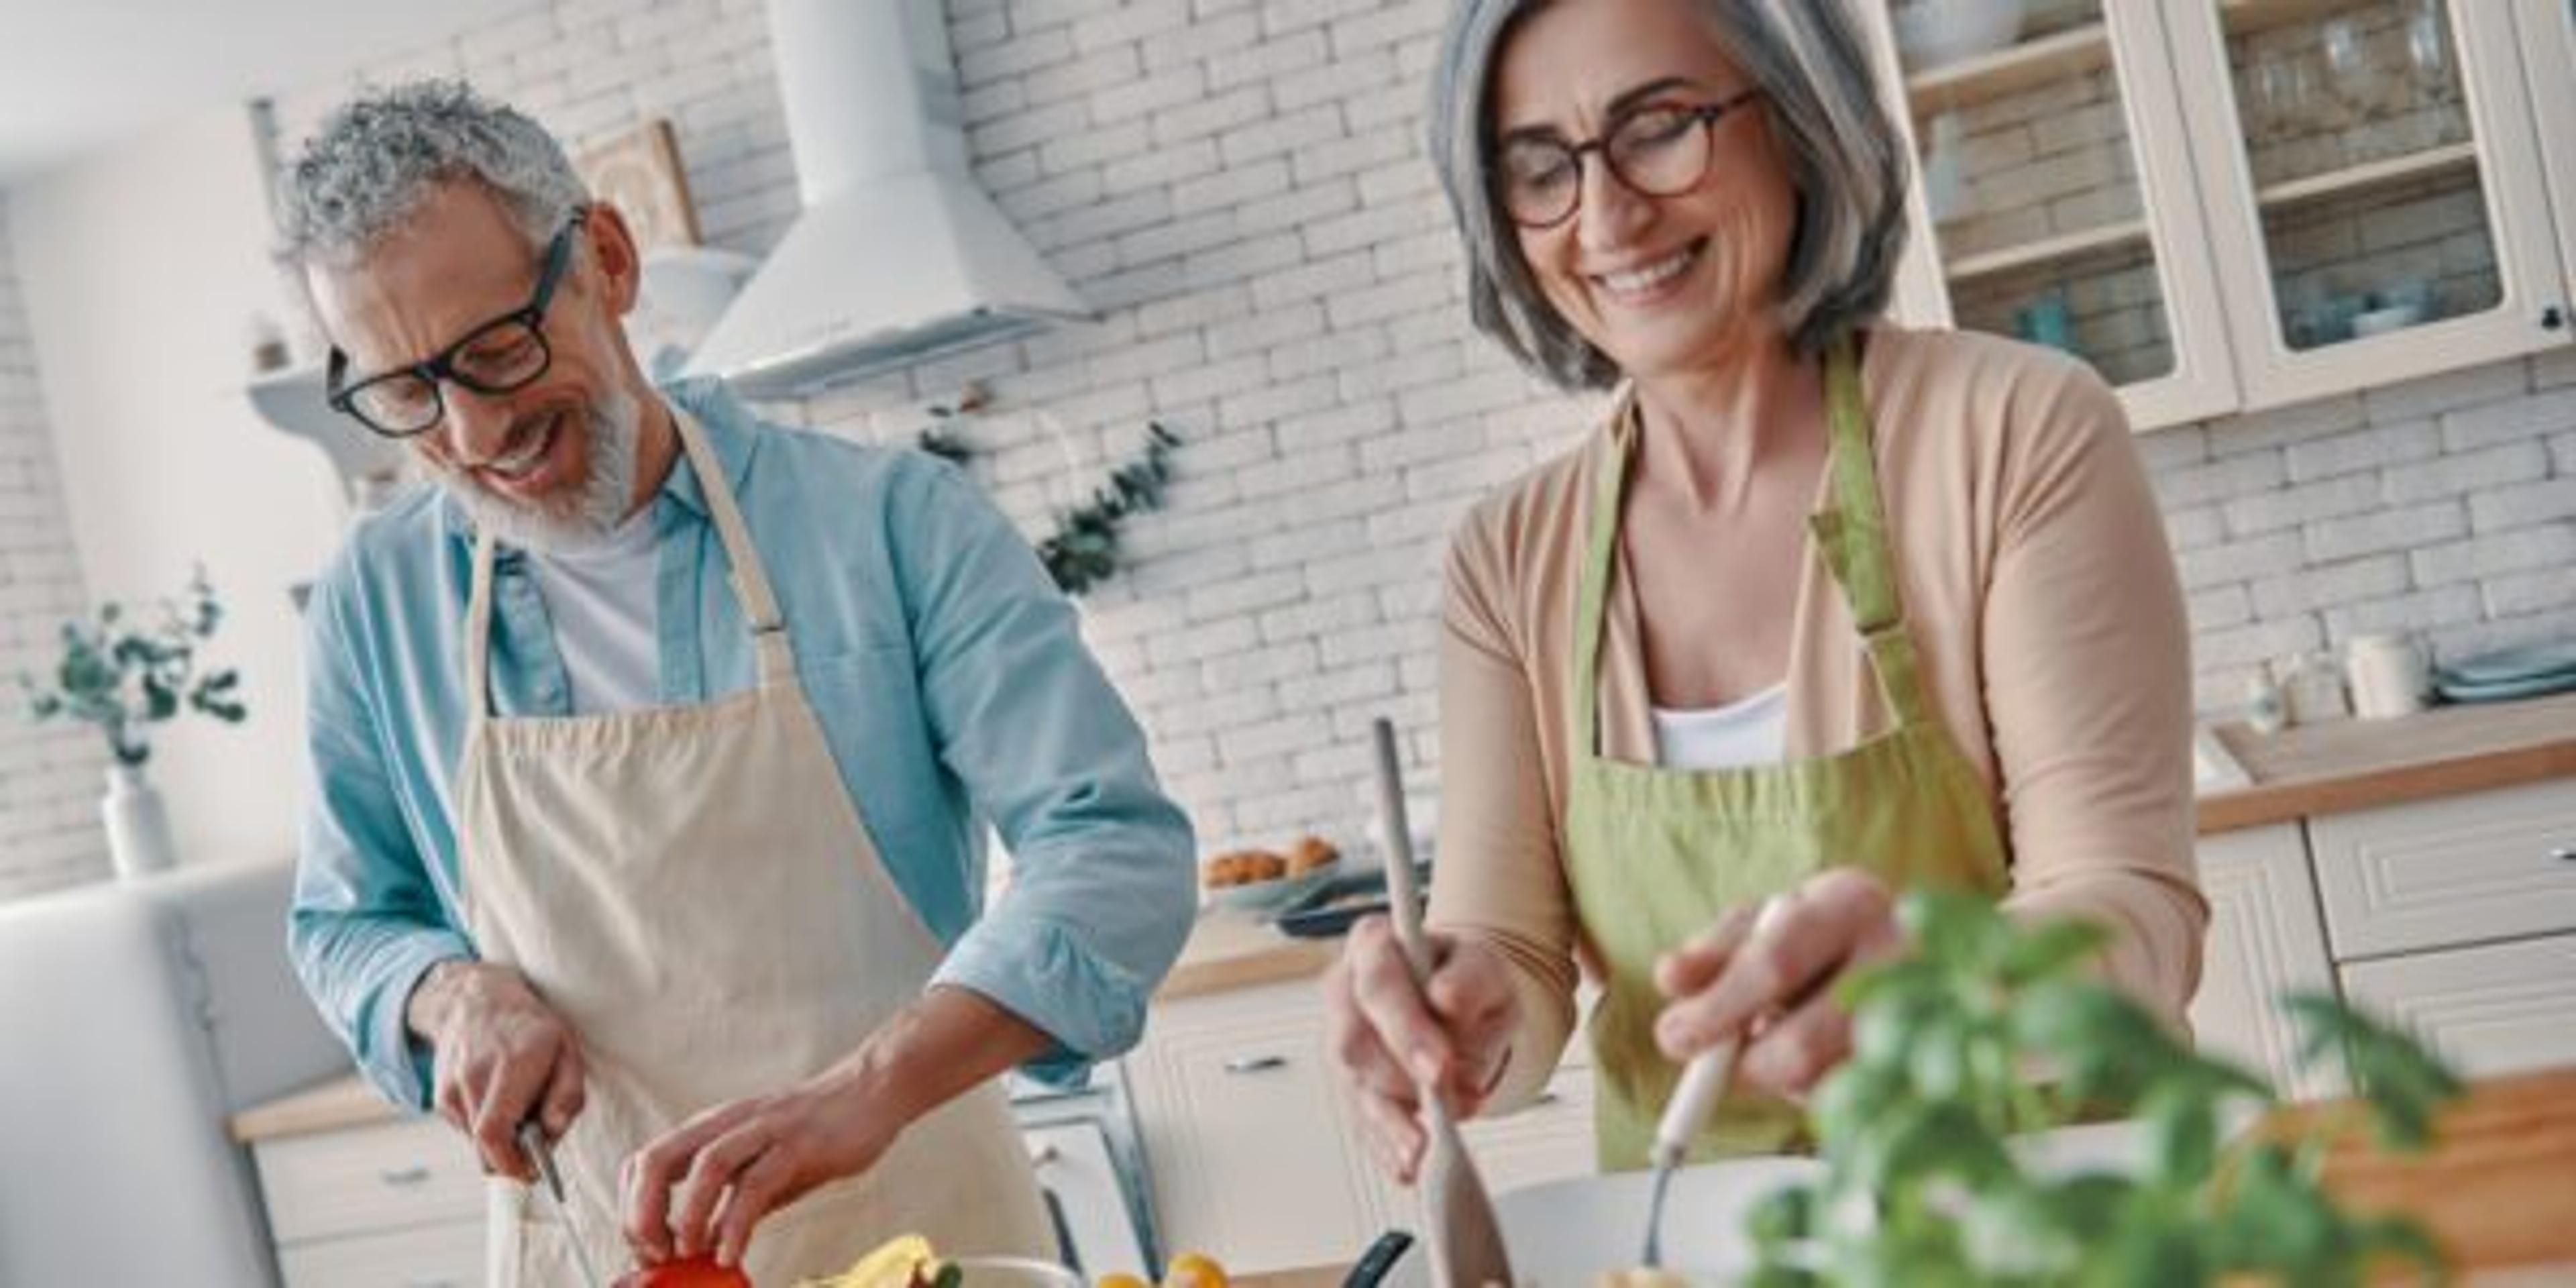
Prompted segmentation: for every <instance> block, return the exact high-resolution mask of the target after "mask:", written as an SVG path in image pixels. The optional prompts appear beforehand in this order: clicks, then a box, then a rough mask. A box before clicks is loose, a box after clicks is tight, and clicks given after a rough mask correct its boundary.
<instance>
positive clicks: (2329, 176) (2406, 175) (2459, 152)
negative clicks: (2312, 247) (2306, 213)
mask: <svg viewBox="0 0 2576 1288" xmlns="http://www.w3.org/2000/svg"><path fill="white" fill-rule="evenodd" d="M2477 164H2478V149H2477V145H2476V144H2474V143H2452V144H2447V145H2445V146H2442V147H2438V148H2427V149H2425V150H2424V151H2421V152H2409V153H2407V154H2406V155H2404V156H2401V157H2389V158H2387V159H2386V160H2383V161H2366V162H2363V163H2362V164H2360V165H2356V166H2347V167H2345V168H2343V169H2341V170H2329V171H2326V172H2325V173H2324V174H2311V175H2305V176H2302V177H2300V178H2297V179H2288V180H2284V181H2282V182H2280V183H2275V184H2271V185H2269V186H2267V187H2264V188H2262V189H2260V190H2259V191H2257V192H2256V193H2255V194H2254V203H2255V204H2256V205H2258V206H2260V207H2262V208H2263V209H2265V210H2276V209H2281V208H2284V207H2289V206H2299V205H2306V204H2308V203H2310V202H2315V201H2322V200H2325V199H2326V198H2329V197H2338V196H2342V195H2344V194H2345V193H2350V192H2360V191H2363V190H2366V189H2370V188H2378V187H2384V186H2386V185H2389V184H2395V183H2404V182H2405V181H2407V180H2409V179H2423V178H2430V177H2432V176H2435V175H2443V174H2450V173H2453V172H2455V171H2460V170H2472V169H2475V168H2477Z"/></svg>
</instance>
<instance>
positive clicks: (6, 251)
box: [0, 200, 107, 899]
mask: <svg viewBox="0 0 2576 1288" xmlns="http://www.w3.org/2000/svg"><path fill="white" fill-rule="evenodd" d="M86 602H87V597H86V596H85V595H84V594H83V593H82V590H81V581H80V565H79V563H78V562H77V561H76V559H75V557H74V555H73V553H72V538H71V530H70V528H69V526H68V525H66V524H65V522H64V520H63V505H62V485H61V482H60V480H59V477H58V475H57V472H56V471H55V469H54V439H53V435H52V434H51V433H50V432H49V431H48V430H47V429H46V426H45V405H44V392H43V388H42V382H41V381H39V380H38V379H37V376H36V350H35V346H34V344H33V343H32V342H31V341H30V340H29V339H28V335H27V313H26V310H25V309H24V308H23V307H21V306H20V301H19V292H18V272H17V257H16V255H15V254H14V253H12V247H11V242H10V236H9V218H8V203H7V202H6V201H5V200H0V685H4V686H6V687H5V688H0V695H5V696H0V899H9V898H13V897H15V896H18V895H24V894H33V893H35V892H37V891H41V890H50V889H53V888H55V887H57V886H66V885H73V884H76V883H79V882H82V881H88V880H92V879H95V878H96V877H97V876H99V875H100V874H102V873H104V872H106V871H107V847H106V844H105V842H104V841H103V840H102V839H101V837H100V834H99V827H98V796H99V791H100V786H101V774H100V770H101V769H102V768H103V767H104V766H105V765H106V763H107V754H106V750H105V746H104V744H103V743H102V742H101V741H100V739H99V738H98V737H97V736H96V735H95V734H94V733H93V732H92V731H91V730H89V729H87V728H85V727H82V726H77V725H63V724H55V725H51V726H44V727H39V726H34V725H30V724H27V723H25V722H24V721H22V720H20V719H18V718H17V717H18V715H19V703H18V699H17V693H16V685H15V681H14V679H12V678H11V677H14V676H16V675H18V674H19V673H20V672H22V671H35V672H40V673H41V672H45V671H49V670H50V669H51V668H52V667H53V665H54V663H55V661H56V659H57V658H58V657H59V652H58V650H57V649H56V648H55V646H54V641H55V639H56V634H55V632H56V630H57V629H58V627H59V625H60V623H61V622H62V621H63V619H65V618H67V617H74V616H78V615H79V614H80V613H81V612H82V611H83V606H84V604H85V603H86Z"/></svg>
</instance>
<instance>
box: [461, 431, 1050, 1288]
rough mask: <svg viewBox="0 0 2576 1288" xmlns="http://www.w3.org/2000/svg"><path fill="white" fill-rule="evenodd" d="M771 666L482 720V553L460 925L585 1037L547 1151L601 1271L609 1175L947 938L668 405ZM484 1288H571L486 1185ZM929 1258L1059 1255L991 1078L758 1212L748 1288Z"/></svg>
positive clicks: (804, 1050)
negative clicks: (651, 699) (840, 743)
mask: <svg viewBox="0 0 2576 1288" xmlns="http://www.w3.org/2000/svg"><path fill="white" fill-rule="evenodd" d="M674 418H675V420H676V421H677V423H678V426H679V433H680V440H681V443H682V444H683V446H684V447H685V448H686V449H687V456H688V462H689V466H690V468H692V469H694V470H695V471H696V473H697V477H698V482H699V485H700V488H701V490H702V491H703V492H704V493H705V496H706V503H707V508H708V511H709V512H710V513H711V514H712V515H713V516H714V518H715V522H716V530H717V533H718V535H719V536H720V537H721V539H722V541H723V544H724V550H725V555H726V558H727V560H728V561H729V562H730V563H731V565H732V567H733V569H734V583H733V584H734V590H735V593H736V596H737V597H738V599H739V600H740V602H741V604H742V610H743V617H744V619H745V621H746V622H748V623H749V625H750V629H751V631H752V634H753V636H754V643H755V645H756V647H757V649H758V652H759V657H760V678H759V682H758V684H757V685H755V686H754V687H753V688H752V689H750V690H749V691H746V692H743V693H738V694H734V695H732V696H729V697H726V698H722V699H720V700H717V701H714V702H709V703H705V704H703V705H698V706H684V707H664V708H657V709H652V710H645V711H634V712H619V713H614V714H608V715H593V716H576V717H569V718H527V719H517V718H512V719H504V718H500V717H497V716H494V715H492V714H491V697H490V689H489V687H488V681H489V678H490V664H491V617H492V541H491V538H490V536H489V535H488V534H486V535H484V536H482V537H481V538H480V539H478V541H477V542H476V545H475V550H474V573H473V591H472V597H471V599H470V601H469V606H468V609H467V615H466V634H465V682H466V686H467V687H466V692H467V693H468V694H470V695H472V699H471V700H472V702H473V707H474V714H473V717H472V719H471V720H470V721H469V722H468V724H467V726H466V731H465V744H464V753H463V756H462V759H461V763H460V765H459V768H458V770H457V787H456V810H457V831H458V836H459V842H460V851H461V859H460V863H461V866H462V870H463V877H464V880H463V886H464V891H465V903H466V915H467V921H468V923H469V925H470V927H471V929H472V931H473V935H474V940H475V944H476V946H477V948H478V950H479V951H480V952H481V954H482V956H483V958H484V960H487V961H491V962H497V963H503V964H506V965H510V966H513V967H516V968H517V969H518V970H520V971H521V972H522V973H524V974H525V975H526V976H527V979H528V981H529V983H530V984H532V985H533V986H534V987H535V988H536V990H537V992H538V993H539V994H540V995H542V996H543V997H544V998H545V999H546V1001H547V1002H548V1003H550V1004H551V1005H553V1006H554V1008H555V1009H556V1010H557V1011H559V1012H560V1013H562V1015H563V1016H564V1018H565V1020H566V1021H567V1022H569V1023H570V1024H571V1025H572V1027H573V1030H574V1031H575V1032H576V1033H578V1034H580V1037H581V1043H582V1053H583V1056H584V1058H585V1061H586V1063H587V1066H588V1071H589V1081H588V1092H589V1095H588V1106H587V1107H586V1108H585V1109H584V1110H583V1111H582V1113H581V1115H580V1117H579V1118H578V1119H576V1120H575V1122H574V1124H573V1127H572V1130H571V1131H570V1132H568V1133H567V1134H566V1136H565V1138H564V1140H563V1141H562V1142H561V1143H560V1144H559V1145H558V1146H557V1151H556V1152H557V1157H558V1160H559V1162H560V1163H561V1165H562V1167H563V1169H564V1172H565V1174H566V1175H565V1180H566V1184H567V1185H568V1186H570V1187H571V1189H572V1190H573V1193H572V1195H571V1201H572V1202H573V1203H574V1205H575V1209H576V1211H577V1213H578V1216H579V1220H580V1224H581V1228H582V1229H583V1231H584V1232H585V1233H586V1234H587V1235H588V1236H589V1238H590V1240H591V1241H592V1243H593V1244H594V1246H593V1247H592V1248H591V1253H592V1260H593V1262H594V1263H596V1264H597V1265H598V1266H599V1267H600V1270H601V1273H603V1274H607V1275H611V1276H614V1275H615V1274H616V1273H618V1271H619V1270H620V1269H622V1268H624V1267H625V1266H627V1265H628V1264H629V1257H628V1254H627V1251H626V1248H625V1244H624V1241H623V1239H622V1237H621V1234H620V1231H621V1229H622V1227H621V1225H620V1223H619V1220H618V1214H617V1211H616V1202H617V1194H618V1190H617V1174H618V1168H619V1167H620V1165H621V1164H622V1163H623V1162H624V1161H625V1160H626V1158H627V1157H628V1156H629V1155H630V1154H632V1153H633V1152H634V1151H635V1150H636V1149H637V1148H639V1147H641V1146H642V1145H644V1144H645V1143H647V1142H648V1141H650V1140H652V1139H653V1138H654V1137H656V1136H658V1135H660V1134H661V1133H663V1132H665V1131H667V1130H669V1129H670V1128H672V1127H675V1126H677V1125H679V1124H680V1123H681V1122H682V1121H684V1120H685V1119H687V1118H688V1117H690V1116H691V1115H693V1114H695V1113H697V1112H699V1111H700V1110H703V1109H706V1108H709V1107H711V1106H713V1105H717V1104H720V1103H723V1102H727V1101H731V1100H735V1099H739V1098H741V1097H744V1096H750V1095H756V1094H760V1093H765V1092H771V1091H777V1090H781V1089H783V1088H786V1087H789V1086H791V1085H793V1084H795V1083H797V1082H799V1081H801V1080H803V1079H805V1078H806V1077H808V1076H810V1075H812V1074H814V1073H816V1072H818V1071H820V1070H821V1069H823V1068H824V1067H826V1066H828V1065H830V1064H832V1063H834V1062H835V1061H837V1060H839V1059H840V1058H842V1057H843V1056H845V1055H847V1054H848V1053H849V1052H850V1051H851V1050H852V1049H853V1048H855V1047H856V1046H857V1045H858V1044H859V1042H860V1041H861V1040H862V1039H864V1038H865V1037H867V1035H868V1034H869V1033H871V1032H873V1031H874V1030H875V1029H876V1028H877V1027H878V1026H879V1025H880V1024H882V1023H884V1022H885V1021H886V1019H887V1018H889V1017H890V1016H892V1015H893V1014H894V1013H895V1012H896V1010H897V1009H898V1008H900V1007H902V1006H904V1005H906V1004H907V1003H910V1002H911V1001H913V1000H914V999H915V998H917V997H918V996H920V994H921V991H922V989H923V987H924V986H925V985H926V984H927V983H928V982H929V980H930V977H931V972H932V970H933V968H934V967H936V966H937V964H938V962H939V959H940V948H939V945H938V943H937V941H936V940H935V939H934V938H933V937H932V936H931V934H930V932H929V930H928V928H927V927H925V926H924V925H923V924H922V923H921V921H920V919H919V918H918V917H917V916H916V915H915V913H914V911H913V909H912V906H911V905H910V904H909V903H907V902H906V901H905V899H904V896H903V894H902V892H901V891H900V890H898V889H897V888H896V887H895V885H894V882H893V880H892V879H891V878H890V877H889V876H888V875H887V873H886V870H885V866H884V864H883V863H882V862H881V861H880V860H879V858H878V856H877V851H876V848H875V846H874V845H873V844H872V843H871V842H870V841H869V839H868V833H867V829H866V828H864V827H862V826H860V823H859V815H858V806H857V803H856V802H855V801H853V800H852V799H851V798H850V795H849V792H848V791H847V790H846V789H845V788H844V786H843V784H842V781H841V777H840V773H839V771H838V769H837V768H836V766H835V762H834V760H833V758H832V755H831V752H830V749H829V748H828V747H827V745H826V744H825V743H824V740H823V731H822V727H821V725H819V724H818V723H816V721H815V717H814V712H813V709H812V708H811V707H810V706H808V705H807V704H806V701H805V694H804V690H803V688H802V686H800V685H799V684H798V682H797V677H796V657H795V651H794V648H793V646H792V644H791V642H790V639H789V633H788V630H787V628H786V624H785V623H784V622H783V621H782V620H781V619H780V617H779V613H778V606H777V601H776V600H775V599H774V598H773V597H772V595H771V593H770V588H769V582H768V579H767V577H766V576H765V574H764V573H763V572H762V570H761V565H760V556H759V553H758V552H757V551H755V550H754V549H753V548H752V544H751V539H750V535H749V533H748V532H747V531H746V530H745V528H744V526H743V521H742V514H741V511H740V510H739V509H738V508H737V507H736V505H735V503H734V497H733V493H732V489H731V487H730V485H729V484H728V483H727V481H726V479H725V476H724V470H723V467H722V464H721V463H720V462H719V461H718V460H717V459H716V457H715V454H714V453H713V452H712V451H711V450H710V449H709V448H708V446H707V444H706V442H705V439H704V437H703V435H702V431H701V430H700V429H699V428H698V427H697V425H696V424H695V423H694V422H693V421H692V420H691V419H690V418H689V416H688V415H687V414H686V413H675V417H674ZM492 1209H493V1220H492V1223H491V1225H492V1229H491V1241H490V1249H491V1251H490V1259H491V1273H490V1274H489V1276H487V1277H488V1279H489V1281H490V1282H491V1283H493V1284H496V1285H500V1286H501V1288H517V1286H519V1285H527V1286H529V1288H536V1286H538V1285H545V1286H549V1288H551V1286H553V1285H571V1284H575V1283H578V1282H579V1279H580V1276H579V1274H578V1271H577V1269H576V1267H575V1265H574V1263H573V1261H572V1258H571V1255H570V1252H569V1248H568V1245H567V1243H566V1242H565V1240H564V1235H563V1233H562V1231H561V1230H560V1229H559V1228H558V1227H557V1225H556V1224H555V1221H554V1218H553V1214H552V1212H551V1210H550V1209H549V1208H547V1206H546V1205H544V1204H543V1203H541V1202H537V1201H535V1200H534V1199H533V1198H532V1197H531V1195H530V1193H529V1192H528V1191H527V1190H525V1189H524V1188H523V1187H521V1186H519V1185H517V1184H515V1183H509V1182H503V1183H500V1184H499V1185H497V1186H496V1191H495V1197H494V1202H493V1205H492ZM905 1232H918V1233H922V1234H926V1235H928V1236H930V1238H931V1239H932V1240H933V1242H934V1244H935V1245H936V1246H938V1247H939V1248H941V1249H942V1250H954V1251H958V1252H989V1253H1014V1254H1020V1255H1037V1256H1049V1257H1051V1256H1052V1255H1053V1253H1054V1247H1053V1240H1052V1239H1051V1238H1050V1237H1049V1234H1048V1226H1047V1222H1046V1217H1045V1213H1044V1209H1043V1207H1042V1205H1041V1202H1040V1199H1039V1197H1038V1189H1037V1182H1036V1179H1035V1177H1034V1176H1033V1174H1032V1173H1031V1170H1030V1167H1029V1162H1028V1156H1027V1153H1026V1151H1025V1147H1024V1146H1023V1145H1022V1143H1021V1139H1020V1136H1019V1133H1018V1131H1017V1129H1016V1128H1015V1127H1014V1125H1013V1123H1012V1120H1011V1115H1010V1108H1009V1105H1008V1103H1007V1102H1006V1100H1005V1098H1004V1096H1003V1093H1002V1089H1001V1087H1000V1085H999V1083H997V1082H996V1083H987V1084H985V1085H984V1086H982V1087H979V1088H977V1089H975V1090H974V1091H972V1092H970V1093H968V1094H966V1095H963V1096H960V1097H958V1098H957V1099H956V1100H954V1101H952V1102H950V1103H949V1104H948V1105H946V1106H944V1107H942V1108H940V1109H938V1110H936V1111H934V1112H932V1113H931V1114H929V1115H928V1116H926V1117H924V1118H923V1119H921V1120H920V1121H918V1122H916V1123H914V1124H912V1126H911V1127H909V1128H908V1129H906V1130H905V1131H904V1132H903V1134H902V1135H901V1136H899V1137H898V1138H897V1139H896V1141H895V1144H894V1145H893V1147H892V1148H891V1149H889V1150H888V1151H887V1152H886V1155H885V1157H883V1158H882V1159H880V1160H878V1162H877V1164H876V1166H874V1167H873V1168H871V1169H869V1170H868V1171H867V1172H866V1173H864V1174H862V1175H860V1176H857V1177H854V1178H850V1179H847V1180H843V1181H839V1182H835V1183H833V1184H830V1185H827V1186H824V1187H822V1188H820V1189H817V1190H815V1191H814V1192H812V1193H810V1194H808V1195H806V1196H805V1198H804V1199H803V1200H802V1201H800V1202H798V1203H796V1204H794V1205H792V1206H790V1207H788V1208H785V1209H783V1210H781V1211H778V1212H776V1213H773V1214H771V1216H770V1217H769V1218H768V1219H767V1220H765V1221H763V1222H762V1223H761V1225H760V1227H759V1229H758V1231H757V1232H756V1234H755V1237H754V1238H753V1239H752V1242H751V1249H750V1252H749V1254H748V1255H747V1257H746V1261H745V1267H744V1268H745V1270H746V1271H747V1272H748V1273H749V1274H750V1275H751V1276H752V1278H753V1280H754V1281H755V1282H757V1283H760V1284H762V1285H764V1286H767V1285H782V1284H787V1283H792V1282H794V1280H795V1279H797V1278H798V1277H801V1276H808V1275H823V1274H828V1273H832V1272H835V1271H838V1270H841V1269H843V1268H845V1267H846V1266H847V1265H848V1264H849V1263H850V1262H851V1261H853V1260H856V1259H857V1258H858V1256H859V1255H860V1254H862V1253H864V1252H865V1251H867V1250H868V1249H869V1248H871V1247H873V1246H875V1245H876V1244H877V1243H878V1242H880V1241H882V1240H884V1239H886V1238H890V1237H892V1236H894V1235H896V1234H899V1233H905Z"/></svg>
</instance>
